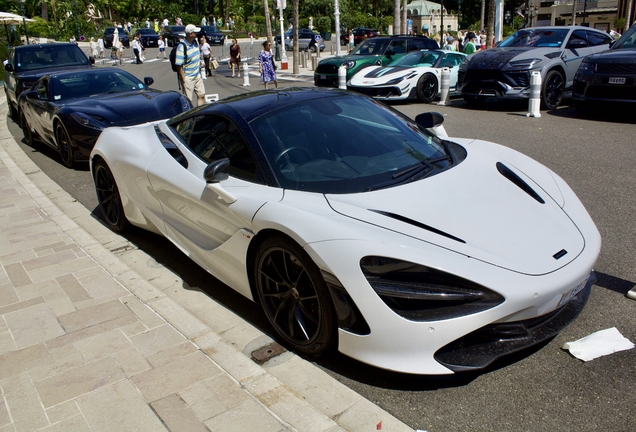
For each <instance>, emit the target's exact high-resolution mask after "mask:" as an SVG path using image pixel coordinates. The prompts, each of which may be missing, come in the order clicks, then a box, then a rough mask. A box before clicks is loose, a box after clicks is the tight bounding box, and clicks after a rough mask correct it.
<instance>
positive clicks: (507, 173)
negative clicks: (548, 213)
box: [497, 162, 545, 204]
mask: <svg viewBox="0 0 636 432" xmlns="http://www.w3.org/2000/svg"><path fill="white" fill-rule="evenodd" d="M497 171H499V173H500V174H501V175H502V176H504V177H505V178H507V179H508V180H510V181H511V182H513V183H514V184H516V185H517V186H518V187H519V188H520V189H522V190H523V191H524V192H525V193H527V194H528V195H530V196H531V197H532V198H534V199H535V200H537V201H538V202H540V203H541V204H545V201H543V198H541V196H539V194H538V193H536V192H535V191H534V189H532V188H531V187H530V186H529V185H528V183H526V182H525V181H523V180H522V179H521V177H519V176H518V175H517V174H515V173H514V172H513V171H512V170H511V169H510V168H508V167H507V166H505V165H504V164H502V163H501V162H497Z"/></svg>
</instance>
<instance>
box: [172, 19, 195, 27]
mask: <svg viewBox="0 0 636 432" xmlns="http://www.w3.org/2000/svg"><path fill="white" fill-rule="evenodd" d="M174 24H175V25H179V26H180V25H183V22H182V21H181V18H179V17H177V19H176V20H175V23H174ZM193 25H194V24H193Z"/></svg>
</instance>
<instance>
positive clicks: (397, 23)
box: [393, 0, 401, 34]
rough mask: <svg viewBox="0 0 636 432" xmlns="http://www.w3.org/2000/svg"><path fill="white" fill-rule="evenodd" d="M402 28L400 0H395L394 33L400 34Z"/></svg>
mask: <svg viewBox="0 0 636 432" xmlns="http://www.w3.org/2000/svg"><path fill="white" fill-rule="evenodd" d="M400 28H401V26H400V0H393V34H399V33H400Z"/></svg>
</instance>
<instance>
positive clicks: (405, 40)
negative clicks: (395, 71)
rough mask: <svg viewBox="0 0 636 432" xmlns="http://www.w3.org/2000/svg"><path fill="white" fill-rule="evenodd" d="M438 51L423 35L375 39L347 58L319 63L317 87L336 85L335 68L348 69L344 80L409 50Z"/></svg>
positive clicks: (384, 63) (360, 46)
mask: <svg viewBox="0 0 636 432" xmlns="http://www.w3.org/2000/svg"><path fill="white" fill-rule="evenodd" d="M423 49H439V45H438V43H437V42H435V40H433V39H429V38H427V37H426V36H405V35H399V36H376V37H373V38H371V39H367V40H365V41H363V42H362V43H361V44H360V45H358V46H357V47H356V49H355V50H353V51H352V52H351V54H348V55H341V56H335V57H330V58H327V59H324V60H322V61H321V62H320V63H318V66H317V67H316V72H314V84H315V85H317V86H331V87H337V86H338V68H339V67H340V66H344V67H345V68H346V69H347V81H349V80H350V79H351V77H353V75H354V74H355V73H356V72H358V71H359V70H360V69H362V68H365V67H367V66H372V65H382V66H385V65H387V64H389V63H390V62H392V61H393V60H396V59H399V58H400V57H402V56H403V55H404V54H406V53H407V52H410V51H419V50H423Z"/></svg>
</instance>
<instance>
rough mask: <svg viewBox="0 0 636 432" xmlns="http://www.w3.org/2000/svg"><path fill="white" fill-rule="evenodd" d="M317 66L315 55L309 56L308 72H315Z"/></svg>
mask: <svg viewBox="0 0 636 432" xmlns="http://www.w3.org/2000/svg"><path fill="white" fill-rule="evenodd" d="M317 65H318V57H316V54H312V55H311V69H310V70H312V71H315V70H316V66H317Z"/></svg>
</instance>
